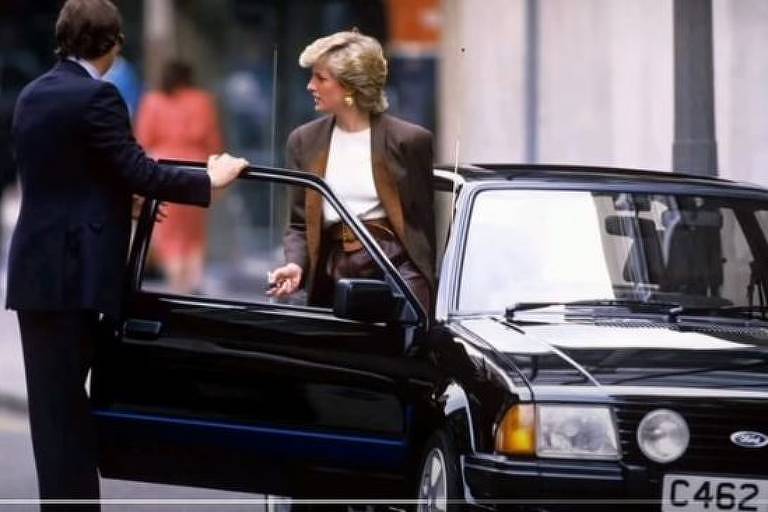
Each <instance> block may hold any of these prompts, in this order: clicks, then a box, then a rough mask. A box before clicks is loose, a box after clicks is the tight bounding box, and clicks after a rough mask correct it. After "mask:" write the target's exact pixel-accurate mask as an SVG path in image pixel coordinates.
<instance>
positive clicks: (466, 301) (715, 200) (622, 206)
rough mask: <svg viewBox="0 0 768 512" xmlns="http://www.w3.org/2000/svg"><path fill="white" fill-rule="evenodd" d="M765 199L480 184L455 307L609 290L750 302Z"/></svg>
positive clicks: (606, 294)
mask: <svg viewBox="0 0 768 512" xmlns="http://www.w3.org/2000/svg"><path fill="white" fill-rule="evenodd" d="M765 206H766V205H765V203H764V202H757V201H750V200H740V199H732V198H727V197H697V196H690V195H672V194H639V193H628V192H627V193H622V192H590V191H566V190H488V191H483V192H480V193H479V194H478V196H477V198H476V200H475V202H474V205H473V207H472V214H471V221H470V226H469V231H468V236H467V242H466V249H465V254H464V261H463V266H462V274H461V284H460V291H459V294H460V295H459V308H460V309H461V310H466V311H504V308H505V307H507V306H511V305H513V304H515V303H518V302H567V301H574V300H591V299H614V298H616V299H630V300H643V301H648V300H650V301H662V302H675V303H681V304H683V305H690V306H711V307H721V306H729V305H735V306H742V305H748V304H749V303H750V300H755V301H756V300H757V299H758V297H757V296H756V295H755V291H754V286H750V283H754V282H755V280H756V279H757V280H764V279H766V277H765V276H768V271H767V270H766V268H765V267H766V263H765V255H763V254H760V249H759V248H760V247H761V246H764V244H765V239H766V236H765V234H766V229H765V225H766V221H767V220H768V217H766V216H765V214H764V213H763V212H764V209H765ZM756 220H757V222H756ZM758 223H762V225H763V229H762V230H761V229H760V228H759V227H757V226H758ZM749 294H752V297H751V298H750V295H749Z"/></svg>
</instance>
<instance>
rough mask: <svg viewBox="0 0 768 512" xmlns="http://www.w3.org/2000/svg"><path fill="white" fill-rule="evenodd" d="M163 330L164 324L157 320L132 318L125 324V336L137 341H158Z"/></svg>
mask: <svg viewBox="0 0 768 512" xmlns="http://www.w3.org/2000/svg"><path fill="white" fill-rule="evenodd" d="M162 330H163V323H162V322H158V321H157V320H139V319H137V318H131V319H129V320H126V321H125V324H123V336H125V337H126V338H133V339H137V340H156V339H158V338H159V337H160V333H161V332H162Z"/></svg>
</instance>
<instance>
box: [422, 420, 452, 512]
mask: <svg viewBox="0 0 768 512" xmlns="http://www.w3.org/2000/svg"><path fill="white" fill-rule="evenodd" d="M454 446H455V445H454V443H453V441H452V437H451V436H450V434H448V433H447V432H445V431H443V430H439V431H437V432H435V434H434V435H432V437H431V438H430V439H429V441H427V445H426V449H425V450H424V457H423V458H422V462H421V472H420V473H419V474H420V477H419V488H418V493H417V499H418V500H419V501H418V504H417V506H416V510H417V512H445V511H454V510H459V509H461V508H462V507H461V506H460V503H459V502H460V500H461V499H462V498H463V496H462V493H461V492H460V491H461V485H460V476H459V458H458V456H457V455H456V449H455V447H454Z"/></svg>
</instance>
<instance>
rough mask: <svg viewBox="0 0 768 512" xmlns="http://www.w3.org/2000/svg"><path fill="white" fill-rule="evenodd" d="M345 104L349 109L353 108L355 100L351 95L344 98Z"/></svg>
mask: <svg viewBox="0 0 768 512" xmlns="http://www.w3.org/2000/svg"><path fill="white" fill-rule="evenodd" d="M344 104H345V105H346V106H348V107H351V106H353V105H354V104H355V98H353V97H352V95H351V94H347V95H346V96H344Z"/></svg>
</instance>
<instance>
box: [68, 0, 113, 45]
mask: <svg viewBox="0 0 768 512" xmlns="http://www.w3.org/2000/svg"><path fill="white" fill-rule="evenodd" d="M122 24H123V20H122V18H121V16H120V11H118V10H117V7H115V4H113V3H112V2H110V1H109V0H67V1H66V2H65V3H64V6H63V7H62V8H61V11H60V12H59V19H58V20H56V43H57V47H56V55H58V56H59V58H62V59H63V58H66V57H75V58H80V59H96V58H98V57H101V56H103V55H106V54H107V53H108V52H109V51H110V50H111V49H112V47H113V46H115V44H122V43H123V33H122Z"/></svg>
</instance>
